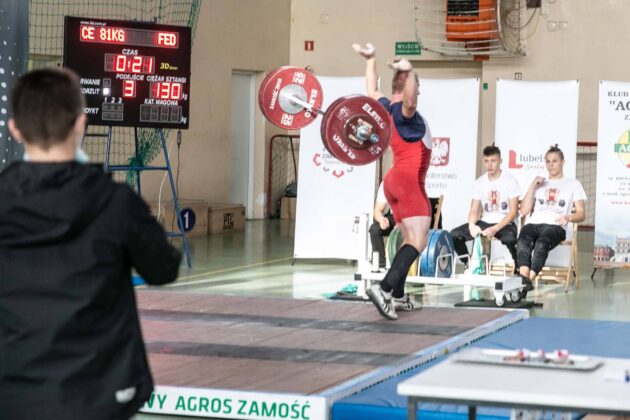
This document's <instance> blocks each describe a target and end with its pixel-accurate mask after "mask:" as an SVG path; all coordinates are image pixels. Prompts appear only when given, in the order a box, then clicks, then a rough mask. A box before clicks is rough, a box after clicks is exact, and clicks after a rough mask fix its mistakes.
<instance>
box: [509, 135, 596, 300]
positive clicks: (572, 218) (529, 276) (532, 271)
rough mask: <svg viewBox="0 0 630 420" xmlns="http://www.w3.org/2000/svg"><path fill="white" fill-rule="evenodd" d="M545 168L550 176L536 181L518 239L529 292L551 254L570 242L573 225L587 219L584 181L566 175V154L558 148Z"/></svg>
mask: <svg viewBox="0 0 630 420" xmlns="http://www.w3.org/2000/svg"><path fill="white" fill-rule="evenodd" d="M545 166H546V167H547V173H548V177H547V178H544V177H542V176H537V177H536V178H534V180H533V181H532V183H531V185H530V186H529V189H528V190H527V193H526V194H525V197H523V201H522V203H521V214H522V215H523V216H525V217H526V219H525V226H523V228H522V229H521V233H520V235H519V236H518V244H517V260H516V265H517V267H518V270H519V273H520V274H521V276H522V277H523V284H524V285H525V286H526V288H525V290H526V291H529V290H532V289H533V288H534V287H533V283H532V281H533V280H534V279H535V278H536V276H537V275H538V273H540V270H541V269H542V268H543V266H544V265H545V262H546V261H547V257H548V256H549V251H551V250H552V249H553V248H555V247H556V246H558V245H559V244H560V243H561V242H562V241H564V240H565V239H566V233H567V231H566V229H567V225H568V224H569V222H571V223H579V222H582V221H584V219H585V218H586V212H585V210H584V202H585V201H586V193H585V192H584V188H583V187H582V184H581V183H580V181H578V180H577V179H572V178H568V177H565V176H564V153H563V152H562V150H560V149H559V148H558V145H555V146H552V147H550V148H549V150H547V153H545ZM574 207H575V212H573V213H572V209H573V208H574Z"/></svg>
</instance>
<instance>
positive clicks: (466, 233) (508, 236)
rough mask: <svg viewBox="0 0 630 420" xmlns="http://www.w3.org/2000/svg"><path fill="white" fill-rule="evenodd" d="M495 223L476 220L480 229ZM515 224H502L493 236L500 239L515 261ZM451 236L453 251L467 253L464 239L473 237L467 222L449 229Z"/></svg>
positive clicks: (464, 260)
mask: <svg viewBox="0 0 630 420" xmlns="http://www.w3.org/2000/svg"><path fill="white" fill-rule="evenodd" d="M495 224H496V223H486V222H482V221H481V220H479V221H478V222H477V226H479V227H480V228H481V230H484V229H487V228H489V227H490V226H494V225H495ZM516 235H517V231H516V224H514V223H510V224H509V225H507V226H504V227H503V228H502V229H501V230H500V231H498V232H497V234H496V235H495V237H496V238H497V239H499V240H500V241H501V243H502V244H503V245H505V246H506V247H507V249H508V250H509V251H510V254H511V255H512V259H513V260H514V261H516ZM451 236H452V237H453V247H454V248H455V252H457V255H458V256H462V255H468V248H466V241H472V240H473V237H472V236H470V230H469V229H468V223H466V224H463V225H461V226H458V227H456V228H455V229H453V230H452V231H451ZM462 261H463V262H466V261H467V260H466V258H462Z"/></svg>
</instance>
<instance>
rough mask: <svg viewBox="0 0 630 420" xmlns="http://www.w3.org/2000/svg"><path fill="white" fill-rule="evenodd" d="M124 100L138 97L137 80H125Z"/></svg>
mask: <svg viewBox="0 0 630 420" xmlns="http://www.w3.org/2000/svg"><path fill="white" fill-rule="evenodd" d="M122 96H123V98H135V97H136V81H135V80H123V95H122Z"/></svg>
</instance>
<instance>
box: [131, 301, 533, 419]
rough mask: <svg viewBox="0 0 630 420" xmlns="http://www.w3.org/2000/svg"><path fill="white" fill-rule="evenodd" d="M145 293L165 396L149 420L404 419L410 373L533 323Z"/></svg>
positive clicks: (142, 307) (504, 316) (426, 311)
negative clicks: (190, 419)
mask: <svg viewBox="0 0 630 420" xmlns="http://www.w3.org/2000/svg"><path fill="white" fill-rule="evenodd" d="M136 292H137V299H138V307H139V311H140V317H141V322H142V330H143V336H144V339H145V344H146V348H147V353H148V355H149V362H150V365H151V370H152V372H153V376H154V380H155V384H156V389H155V392H154V393H153V395H152V397H151V399H150V401H149V402H147V403H146V404H145V406H144V408H143V409H142V411H143V412H145V413H157V414H169V415H180V416H194V417H202V418H203V417H205V418H228V419H304V420H306V419H310V420H328V419H337V418H345V419H367V418H375V419H376V418H379V419H385V418H387V419H390V418H396V415H397V413H398V414H400V415H401V416H402V417H399V418H404V417H405V415H406V411H405V409H406V401H405V399H404V398H403V397H399V396H397V394H396V392H395V386H396V385H395V384H397V383H398V382H399V381H400V380H402V379H403V378H405V377H406V375H407V374H408V372H416V371H417V369H421V368H424V366H426V365H428V364H430V363H431V361H433V360H436V359H438V358H441V357H443V356H444V355H446V354H448V353H451V352H454V351H456V350H457V349H459V348H461V347H464V346H467V345H470V344H471V343H474V342H476V341H478V340H480V339H482V338H484V337H488V336H491V335H492V334H493V333H495V332H497V331H499V330H502V329H505V328H507V327H510V326H511V325H514V324H517V325H518V323H521V321H523V320H526V319H527V318H528V317H529V313H528V312H527V311H523V310H506V309H485V308H484V309H464V308H431V307H425V308H423V309H421V310H416V311H411V312H400V313H399V316H400V318H399V319H398V320H397V321H394V322H392V321H389V320H386V319H384V318H382V317H381V316H380V315H379V314H378V312H377V311H376V310H375V309H374V306H373V305H372V304H371V303H367V304H366V303H361V302H339V301H336V302H331V301H322V300H299V299H280V298H260V297H256V298H254V297H242V296H215V295H209V294H200V293H178V292H173V291H154V290H137V291H136ZM392 384H393V385H392ZM375 385H376V386H375ZM384 385H385V386H386V387H389V388H391V387H392V386H393V388H392V389H393V391H392V389H389V390H387V389H386V390H385V393H384V394H380V393H379V394H378V395H371V396H368V397H365V396H364V395H365V393H366V392H367V393H369V392H373V390H375V389H376V390H380V389H381V388H379V387H380V386H384ZM362 396H364V397H362ZM352 398H367V400H366V401H370V404H367V405H366V404H364V403H362V402H360V403H358V404H355V403H353V402H352V401H351V399H352ZM389 400H394V401H399V402H400V404H399V405H400V406H398V405H397V404H394V405H391V404H389V403H388V401H389ZM375 402H376V403H377V405H376V406H373V404H374V403H375ZM382 402H385V405H384V406H380V403H382ZM337 403H342V404H341V406H340V409H341V411H340V412H338V413H337V410H336V408H337ZM357 410H358V411H357ZM370 413H371V414H370ZM370 415H372V417H369V416H370ZM499 417H505V416H499ZM508 417H509V414H508Z"/></svg>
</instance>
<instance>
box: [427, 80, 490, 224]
mask: <svg viewBox="0 0 630 420" xmlns="http://www.w3.org/2000/svg"><path fill="white" fill-rule="evenodd" d="M418 110H419V111H420V113H421V114H422V116H423V117H425V119H426V120H427V122H428V124H429V129H430V130H431V136H432V137H433V152H432V154H431V167H430V168H429V172H428V173H427V178H426V184H425V187H426V190H427V194H428V196H429V197H436V198H437V197H439V196H440V194H443V195H444V201H443V203H442V227H443V228H444V229H447V230H451V229H453V228H455V227H457V226H459V225H461V224H463V223H466V221H467V220H468V210H469V207H470V200H471V198H472V196H471V194H472V186H473V183H474V181H475V174H476V173H475V169H476V168H475V166H476V163H477V125H478V121H479V79H451V80H439V79H421V80H420V97H419V98H418Z"/></svg>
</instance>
